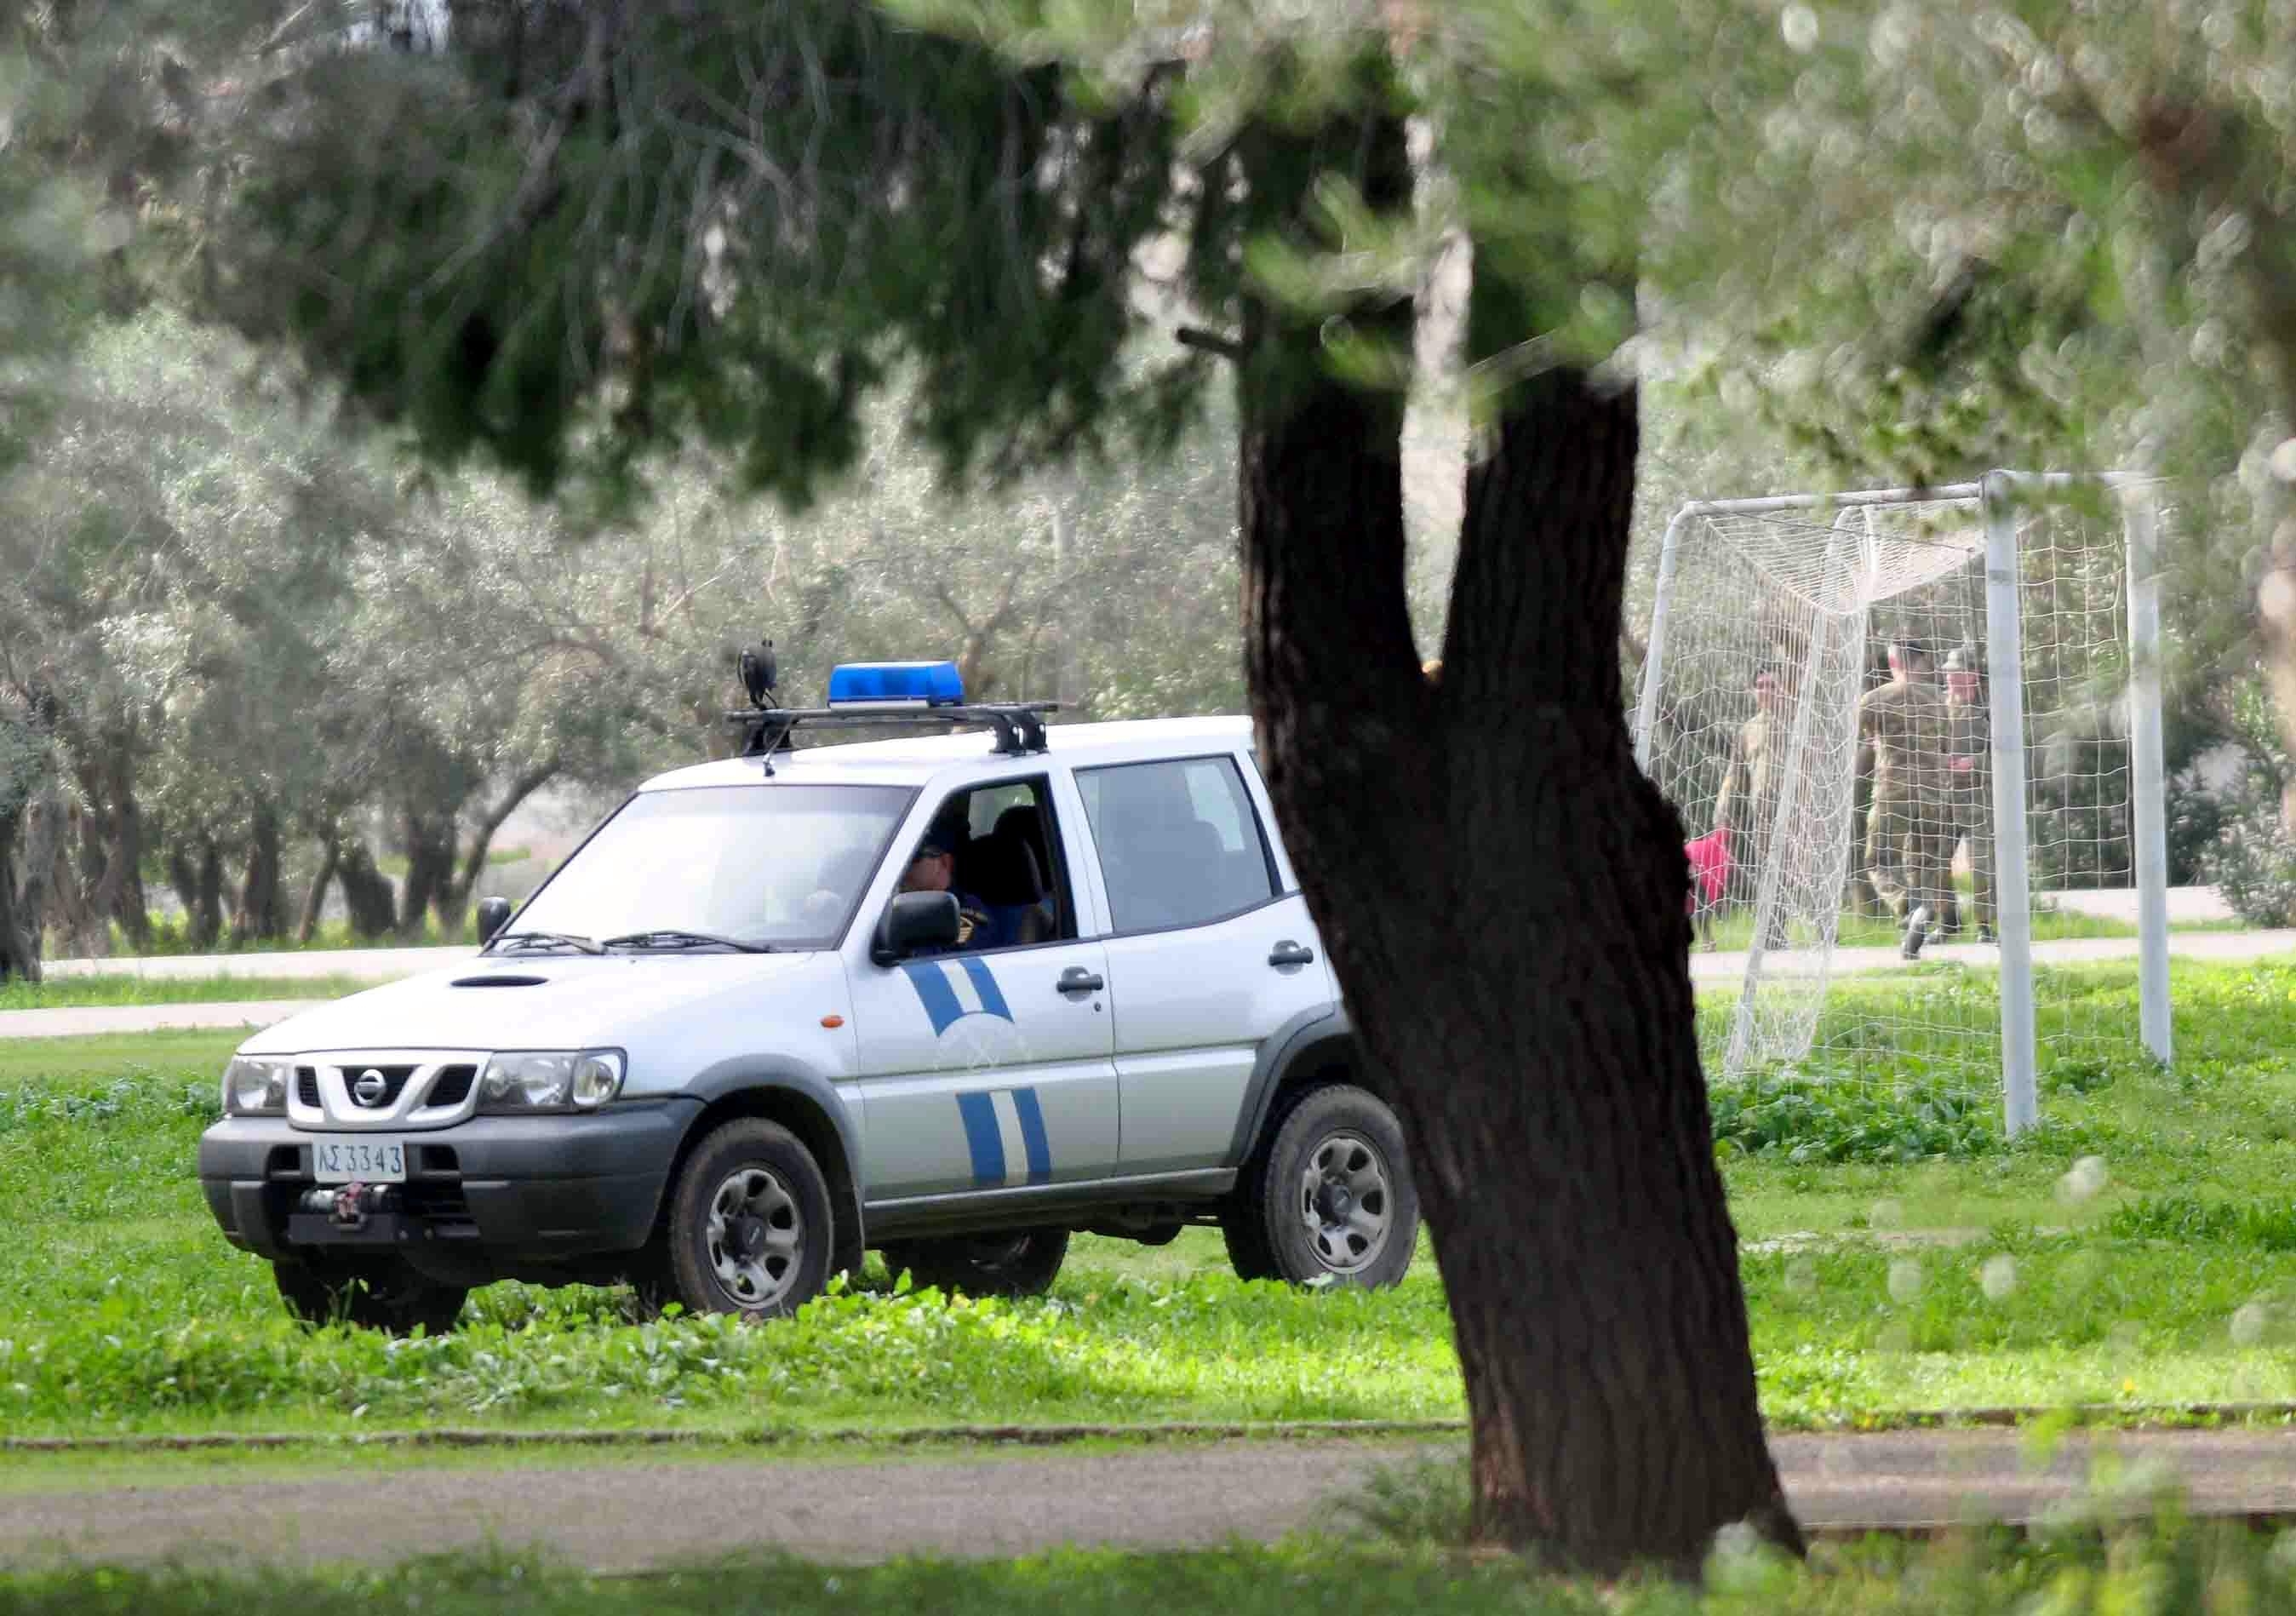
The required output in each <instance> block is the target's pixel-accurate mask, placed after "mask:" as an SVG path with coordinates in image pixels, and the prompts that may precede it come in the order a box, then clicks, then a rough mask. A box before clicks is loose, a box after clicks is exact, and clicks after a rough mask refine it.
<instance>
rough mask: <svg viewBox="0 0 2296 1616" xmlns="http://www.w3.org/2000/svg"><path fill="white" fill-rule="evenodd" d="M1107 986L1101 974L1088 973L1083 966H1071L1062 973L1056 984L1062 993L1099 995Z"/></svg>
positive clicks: (1095, 972)
mask: <svg viewBox="0 0 2296 1616" xmlns="http://www.w3.org/2000/svg"><path fill="white" fill-rule="evenodd" d="M1107 985H1108V984H1107V983H1105V982H1103V981H1102V980H1100V972H1097V971H1087V970H1086V969H1085V968H1084V967H1083V966H1082V965H1070V967H1069V968H1068V969H1067V970H1065V971H1063V972H1061V980H1060V981H1059V982H1058V983H1057V984H1056V986H1058V988H1060V990H1061V991H1062V993H1098V992H1099V991H1100V990H1101V989H1102V988H1104V987H1106V986H1107Z"/></svg>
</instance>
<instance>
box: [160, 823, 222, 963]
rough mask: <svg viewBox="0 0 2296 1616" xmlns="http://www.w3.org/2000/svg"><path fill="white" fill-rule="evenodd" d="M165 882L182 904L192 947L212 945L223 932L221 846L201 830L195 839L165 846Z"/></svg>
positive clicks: (208, 946) (185, 924) (209, 946)
mask: <svg viewBox="0 0 2296 1616" xmlns="http://www.w3.org/2000/svg"><path fill="white" fill-rule="evenodd" d="M168 885H170V886H172V887H174V888H175V889H176V898H179V899H181V900H182V902H183V906H184V926H185V928H186V929H187V931H188V932H189V936H190V939H191V942H192V945H193V947H196V948H211V947H214V946H215V944H216V941H217V939H219V938H220V937H222V935H223V849H222V848H220V847H218V846H217V844H216V840H215V838H214V837H212V836H209V835H208V834H206V833H201V835H200V836H199V838H198V840H197V841H195V842H192V843H189V844H186V843H184V842H176V843H174V844H172V845H170V846H169V848H168Z"/></svg>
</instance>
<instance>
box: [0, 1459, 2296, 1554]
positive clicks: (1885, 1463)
mask: <svg viewBox="0 0 2296 1616" xmlns="http://www.w3.org/2000/svg"><path fill="white" fill-rule="evenodd" d="M2112 1440H2115V1441H2116V1442H2117V1444H2118V1446H2119V1448H2120V1452H2121V1453H2122V1454H2123V1456H2126V1457H2128V1458H2130V1459H2135V1460H2138V1461H2141V1462H2147V1463H2149V1464H2158V1465H2161V1466H2163V1467H2165V1468H2166V1469H2167V1470H2169V1471H2170V1472H2174V1473H2176V1474H2178V1475H2180V1476H2182V1477H2183V1478H2184V1480H2185V1483H2186V1485H2187V1487H2188V1488H2189V1489H2190V1492H2189V1497H2190V1498H2191V1500H2192V1503H2193V1505H2194V1508H2195V1509H2198V1510H2201V1511H2203V1512H2207V1513H2256V1512H2263V1511H2267V1510H2269V1511H2288V1510H2296V1431H2231V1432H2226V1431H2218V1432H2139V1433H2128V1434H2125V1435H2122V1436H2120V1437H2118V1438H2116V1439H2112ZM2023 1441H2024V1439H2023V1438H2022V1436H2021V1435H2020V1434H2019V1433H2018V1432H2015V1431H1915V1432H1897V1433H1884V1434H1878V1435H1866V1436H1787V1437H1781V1438H1778V1439H1777V1440H1775V1443H1774V1447H1775V1451H1776V1453H1777V1456H1778V1461H1779V1466H1780V1469H1781V1471H1782V1472H1783V1473H1784V1476H1785V1480H1786V1490H1787V1493H1788V1496H1789V1497H1790V1498H1791V1499H1792V1503H1793V1506H1794V1508H1795V1510H1796V1511H1797V1513H1800V1516H1801V1518H1802V1520H1803V1521H1804V1522H1807V1523H1808V1524H1810V1525H1812V1526H1815V1527H1833V1528H1842V1527H1898V1528H1906V1527H1913V1528H1921V1527H1935V1526H1945V1525H1949V1524H1952V1523H1953V1522H1956V1521H1958V1520H1963V1519H1965V1518H1967V1517H1968V1515H1969V1514H1970V1513H1972V1511H1973V1512H1975V1513H1980V1514H1985V1515H1990V1516H1994V1517H1997V1518H1999V1519H2004V1520H2010V1521H2030V1520H2033V1519H2035V1518H2037V1517H2038V1516H2039V1515H2040V1514H2041V1513H2043V1512H2045V1511H2046V1510H2048V1509H2049V1508H2050V1507H2051V1506H2052V1505H2062V1503H2063V1502H2065V1501H2066V1500H2069V1499H2071V1498H2073V1497H2076V1496H2077V1495H2078V1494H2079V1490H2080V1488H2081V1483H2082V1480H2083V1477H2084V1474H2085V1472H2086V1467H2087V1458H2088V1452H2087V1449H2086V1448H2084V1447H2083V1446H2082V1445H2081V1444H2079V1443H2078V1442H2074V1443H2068V1444H2067V1445H2066V1447H2065V1448H2064V1449H2063V1450H2062V1451H2061V1452H2060V1453H2059V1455H2058V1456H2057V1458H2056V1460H2055V1462H2054V1464H2052V1466H2051V1467H2050V1468H2049V1469H2048V1470H2047V1471H2046V1472H2040V1473H2033V1472H2029V1470H2028V1469H2027V1466H2026V1462H2025V1460H2024V1457H2023ZM1446 1451H1448V1452H1456V1451H1457V1450H1456V1447H1454V1448H1448V1449H1447V1448H1441V1447H1430V1446H1406V1445H1402V1444H1393V1443H1378V1444H1374V1443H1365V1442H1357V1441H1324V1442H1287V1441H1235V1442H1221V1443H1212V1444H1206V1445H1202V1446H1190V1447H1175V1448H1145V1449H1137V1450H1133V1451H1119V1452H1108V1451H1103V1452H1098V1453H1091V1454H1053V1455H1046V1454H1044V1453H1042V1452H1030V1453H1028V1454H1025V1455H1009V1454H994V1455H988V1456H982V1457H980V1458H971V1459H968V1458H938V1457H935V1458H918V1459H908V1460H892V1461H884V1462H870V1463H861V1464H855V1463H839V1462H836V1461H834V1460H794V1461H782V1462H774V1461H770V1460H757V1459H716V1460H712V1459H679V1460H668V1459H666V1460H663V1461H661V1462H659V1463H614V1464H600V1465H595V1466H587V1467H578V1466H568V1467H550V1468H529V1469H492V1468H472V1467H470V1466H467V1465H463V1466H455V1467H438V1468H431V1469H427V1470H398V1469H394V1470H392V1471H389V1472H379V1473H361V1474H354V1475H346V1476H344V1477H342V1478H340V1479H339V1480H329V1479H324V1478H318V1479H313V1478H311V1477H308V1476H304V1477H299V1478H297V1479H293V1480H255V1481H219V1482H204V1483H202V1482H190V1483H185V1484H183V1485H168V1484H164V1483H163V1484H157V1485H145V1486H135V1487H119V1486H102V1485H91V1486H89V1487H87V1488H85V1489H57V1490H55V1491H51V1492H37V1493H0V1563H37V1562H40V1561H44V1560H53V1559H54V1558H56V1557H58V1556H60V1555H61V1556H70V1557H78V1558H91V1559H105V1560H112V1561H155V1560H169V1559H178V1558H186V1557H191V1558H196V1557H199V1556H201V1555H212V1554H216V1553H217V1546H225V1545H228V1546H234V1548H235V1549H236V1551H237V1552H239V1553H241V1554H247V1555H251V1556H254V1557H257V1558H259V1559H262V1560H266V1561H269V1562H273V1563H289V1564H307V1563H313V1562H318V1561H330V1560H362V1561H370V1562H389V1561H393V1560H398V1559H402V1558H405V1557H406V1556H409V1555H412V1554H425V1553H434V1552H438V1551H440V1550H447V1549H453V1548H466V1547H475V1546H481V1545H484V1544H486V1543H487V1542H488V1541H489V1540H490V1539H491V1540H496V1541H499V1542H501V1543H503V1544H504V1545H505V1546H511V1547H525V1546H538V1547H541V1548H544V1549H545V1550H547V1551H549V1552H552V1553H553V1554H558V1555H562V1556H564V1557H566V1558H568V1559H570V1560H574V1561H578V1562H579V1563H584V1564H586V1565H588V1566H591V1567H593V1568H594V1569H597V1570H602V1571H627V1570H637V1569H644V1568H649V1567H665V1566H675V1565H679V1564H685V1563H695V1562H699V1561H702V1560H707V1559H709V1558H712V1557H716V1556H720V1555H723V1554H726V1553H728V1552H730V1551H733V1550H735V1549H740V1548H758V1547H765V1546H775V1547H780V1548H785V1549H789V1550H791V1551H794V1552H797V1553H800V1554H808V1555H811V1556H813V1557H815V1558H817V1559H821V1560H824V1561H831V1562H855V1561H864V1560H874V1559H881V1558H883V1557H885V1556H886V1555H888V1554H893V1553H897V1552H914V1553H920V1554H949V1555H967V1556H985V1555H1007V1554H1023V1553H1027V1552H1029V1551H1032V1550H1036V1549H1041V1548H1047V1547H1051V1546H1054V1545H1057V1544H1062V1543H1078V1544H1087V1545H1090V1544H1103V1545H1111V1546H1125V1547H1136V1548H1148V1547H1183V1546H1197V1545H1210V1544H1218V1543H1220V1542H1223V1541H1226V1539H1227V1538H1230V1537H1231V1536H1241V1537H1245V1538H1261V1539H1267V1538H1276V1537H1280V1536H1283V1535H1284V1534H1285V1533H1289V1532H1294V1531H1302V1530H1318V1529H1325V1530H1349V1529H1350V1520H1351V1517H1350V1516H1349V1512H1348V1510H1347V1508H1346V1503H1347V1500H1348V1499H1349V1498H1350V1497H1356V1496H1360V1494H1361V1491H1362V1489H1363V1487H1364V1484H1365V1481H1367V1480H1368V1479H1369V1478H1370V1476H1371V1475H1372V1474H1373V1473H1374V1472H1375V1471H1376V1470H1378V1469H1380V1468H1382V1467H1383V1466H1387V1465H1391V1464H1398V1463H1407V1462H1409V1461H1410V1460H1412V1459H1413V1458H1415V1457H1416V1456H1421V1455H1426V1454H1438V1453H1443V1452H1446ZM640 1499H643V1500H644V1505H643V1507H633V1504H634V1501H635V1500H640ZM384 1500H387V1506H384V1505H382V1502H381V1501H384Z"/></svg>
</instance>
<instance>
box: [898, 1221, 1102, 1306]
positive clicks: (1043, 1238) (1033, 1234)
mask: <svg viewBox="0 0 2296 1616" xmlns="http://www.w3.org/2000/svg"><path fill="white" fill-rule="evenodd" d="M1068 1254H1069V1232H1068V1231H1067V1230H1066V1229H1023V1230H1021V1231H1019V1232H1018V1233H1013V1234H999V1235H958V1236H957V1237H955V1239H949V1240H911V1241H903V1242H901V1243H898V1244H896V1245H889V1246H887V1247H886V1248H885V1251H884V1257H885V1271H886V1272H887V1273H888V1274H890V1275H891V1276H893V1277H894V1278H896V1279H898V1278H899V1277H900V1276H901V1270H902V1269H904V1268H906V1269H907V1270H908V1273H909V1280H910V1283H911V1284H916V1285H920V1286H922V1285H931V1286H932V1287H934V1288H935V1289H937V1290H939V1291H941V1292H951V1293H953V1292H959V1291H962V1292H964V1294H966V1295H967V1296H1042V1295H1043V1294H1044V1293H1045V1292H1047V1291H1049V1290H1051V1289H1052V1288H1053V1281H1054V1279H1056V1278H1058V1277H1059V1276H1060V1271H1061V1264H1062V1263H1063V1262H1065V1261H1066V1260H1067V1259H1068Z"/></svg>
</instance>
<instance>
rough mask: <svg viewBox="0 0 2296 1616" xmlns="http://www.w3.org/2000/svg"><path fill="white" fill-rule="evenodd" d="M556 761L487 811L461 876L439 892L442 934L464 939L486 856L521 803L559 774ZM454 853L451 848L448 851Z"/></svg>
mask: <svg viewBox="0 0 2296 1616" xmlns="http://www.w3.org/2000/svg"><path fill="white" fill-rule="evenodd" d="M558 769H559V763H558V759H555V758H550V759H545V760H544V761H542V762H540V763H537V764H536V765H535V766H534V767H532V768H530V769H529V770H527V772H526V773H524V774H523V775H520V776H519V777H518V778H517V779H515V780H513V781H512V782H511V783H510V788H509V789H508V790H507V791H505V792H504V793H503V795H502V799H501V800H500V801H498V802H496V804H495V805H494V807H492V808H488V810H487V811H486V813H485V816H483V817H482V818H480V821H479V824H478V827H477V829H475V830H473V831H472V832H471V845H470V847H469V848H468V849H465V850H464V852H463V868H462V872H461V874H456V875H452V876H450V877H449V878H448V880H447V882H446V884H445V885H444V886H442V887H440V888H439V892H438V896H437V898H436V899H435V900H434V904H433V906H434V907H435V908H436V909H437V911H438V915H439V931H440V933H441V934H442V935H444V936H447V937H456V936H459V935H461V933H462V930H463V917H464V915H465V914H466V913H467V912H468V911H469V909H470V906H471V894H472V893H474V892H476V891H477V890H478V886H479V877H480V876H481V875H483V874H486V873H487V854H488V852H489V851H490V850H492V849H493V847H494V844H495V837H496V834H497V833H499V832H500V831H501V830H502V828H503V823H504V821H505V820H507V819H508V818H509V817H510V816H512V814H514V813H516V812H517V811H518V806H519V804H520V803H521V802H524V801H525V800H527V799H528V798H529V797H531V796H533V795H534V793H535V792H538V791H540V790H541V789H542V788H543V787H544V786H545V785H547V784H548V783H550V782H551V780H552V779H553V778H554V777H555V776H556V775H557V773H558ZM449 850H450V851H451V848H450V849H449Z"/></svg>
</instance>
